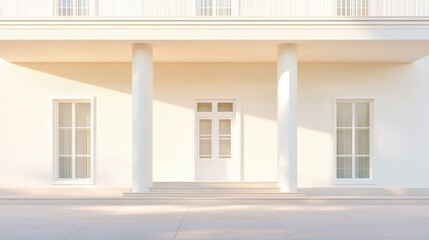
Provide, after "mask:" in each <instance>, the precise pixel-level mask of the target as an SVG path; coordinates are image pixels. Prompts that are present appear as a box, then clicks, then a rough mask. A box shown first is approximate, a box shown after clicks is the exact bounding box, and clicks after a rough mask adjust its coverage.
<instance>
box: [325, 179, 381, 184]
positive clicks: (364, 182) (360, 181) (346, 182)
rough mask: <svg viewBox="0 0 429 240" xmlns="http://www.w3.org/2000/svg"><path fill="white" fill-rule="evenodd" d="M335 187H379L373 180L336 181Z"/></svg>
mask: <svg viewBox="0 0 429 240" xmlns="http://www.w3.org/2000/svg"><path fill="white" fill-rule="evenodd" d="M333 184H334V185H377V183H376V182H375V181H374V180H373V179H334V181H333Z"/></svg>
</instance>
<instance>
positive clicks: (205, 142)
mask: <svg viewBox="0 0 429 240" xmlns="http://www.w3.org/2000/svg"><path fill="white" fill-rule="evenodd" d="M199 148H200V149H199V150H200V157H201V156H202V155H204V156H211V155H212V140H211V139H200V144H199Z"/></svg>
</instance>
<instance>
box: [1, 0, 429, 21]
mask: <svg viewBox="0 0 429 240" xmlns="http://www.w3.org/2000/svg"><path fill="white" fill-rule="evenodd" d="M236 16H241V17H338V16H339V17H344V16H346V17H365V16H372V17H388V16H408V17H423V16H429V0H122V1H121V0H0V17H236Z"/></svg>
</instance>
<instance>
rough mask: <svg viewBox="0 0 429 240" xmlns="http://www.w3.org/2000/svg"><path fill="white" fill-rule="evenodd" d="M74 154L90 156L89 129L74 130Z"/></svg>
mask: <svg viewBox="0 0 429 240" xmlns="http://www.w3.org/2000/svg"><path fill="white" fill-rule="evenodd" d="M75 141H76V143H75V144H76V146H75V148H76V150H75V151H76V154H77V155H90V153H91V129H89V128H77V129H76V136H75Z"/></svg>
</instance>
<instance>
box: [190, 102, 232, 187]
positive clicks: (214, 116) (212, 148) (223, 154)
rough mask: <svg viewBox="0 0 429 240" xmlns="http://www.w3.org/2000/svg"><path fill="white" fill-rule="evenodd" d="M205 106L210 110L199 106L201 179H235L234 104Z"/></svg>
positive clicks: (197, 127)
mask: <svg viewBox="0 0 429 240" xmlns="http://www.w3.org/2000/svg"><path fill="white" fill-rule="evenodd" d="M198 104H200V102H199V103H197V105H198ZM204 104H205V105H206V107H207V108H205V109H203V108H202V107H201V104H200V108H198V107H197V119H196V120H197V121H196V122H197V124H196V125H197V126H196V130H197V131H196V132H197V141H196V149H197V151H196V153H197V159H196V160H197V162H196V166H197V180H205V181H228V180H234V175H235V174H234V166H235V162H234V158H233V126H234V108H233V102H225V101H211V102H204ZM210 105H211V107H209V106H210Z"/></svg>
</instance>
